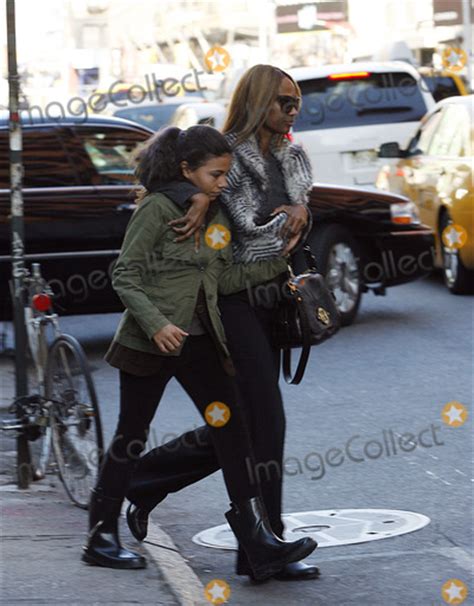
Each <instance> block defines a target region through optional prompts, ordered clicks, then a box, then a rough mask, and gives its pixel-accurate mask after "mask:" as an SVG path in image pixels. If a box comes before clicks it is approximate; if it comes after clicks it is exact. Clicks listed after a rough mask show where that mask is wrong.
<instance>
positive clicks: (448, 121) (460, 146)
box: [428, 105, 470, 157]
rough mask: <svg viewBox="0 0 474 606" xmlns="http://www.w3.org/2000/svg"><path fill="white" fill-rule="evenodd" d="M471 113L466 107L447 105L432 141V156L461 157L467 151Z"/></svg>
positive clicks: (430, 152)
mask: <svg viewBox="0 0 474 606" xmlns="http://www.w3.org/2000/svg"><path fill="white" fill-rule="evenodd" d="M469 124H470V120H469V114H468V112H467V110H466V109H465V108H464V107H461V106H455V105H451V106H447V107H445V108H444V111H443V116H442V119H441V121H440V123H439V126H438V128H437V129H436V132H435V133H434V135H433V138H432V140H431V142H430V146H429V149H428V153H429V155H430V156H452V157H460V156H462V155H464V154H465V153H466V151H467V149H466V146H467V140H468V136H469Z"/></svg>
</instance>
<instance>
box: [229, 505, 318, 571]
mask: <svg viewBox="0 0 474 606" xmlns="http://www.w3.org/2000/svg"><path fill="white" fill-rule="evenodd" d="M231 507H232V509H231V510H230V511H228V512H227V513H226V514H225V516H226V518H227V521H228V522H229V524H230V527H231V528H232V530H233V531H234V534H235V536H236V537H237V540H238V541H239V543H240V544H241V545H242V547H243V548H244V550H245V553H246V555H247V558H248V561H249V564H250V568H251V569H252V573H253V578H254V579H255V580H257V581H262V580H264V579H268V578H269V577H271V576H273V575H274V574H276V573H277V572H279V571H280V570H281V569H282V568H284V567H285V566H286V564H289V563H291V562H297V561H299V560H302V559H304V558H306V557H307V556H309V554H310V553H312V552H313V551H314V550H315V549H316V547H317V546H318V544H317V543H316V541H315V540H314V539H311V538H309V537H306V538H304V539H299V540H298V541H293V542H286V541H283V540H282V539H280V538H278V537H277V536H276V535H275V534H274V532H273V531H272V530H271V527H270V523H269V521H268V516H267V513H266V511H265V508H264V505H263V503H262V500H261V499H260V498H259V497H252V498H251V499H247V500H245V501H241V502H239V503H231Z"/></svg>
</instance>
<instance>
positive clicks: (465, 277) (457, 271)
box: [439, 212, 474, 295]
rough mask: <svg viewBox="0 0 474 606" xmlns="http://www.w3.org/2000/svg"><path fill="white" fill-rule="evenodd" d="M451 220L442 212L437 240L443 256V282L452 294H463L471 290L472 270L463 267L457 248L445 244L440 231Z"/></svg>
mask: <svg viewBox="0 0 474 606" xmlns="http://www.w3.org/2000/svg"><path fill="white" fill-rule="evenodd" d="M452 223H453V220H452V219H451V217H450V216H449V213H448V212H444V213H443V215H442V216H441V220H440V222H439V241H440V245H441V252H442V256H443V278H444V283H445V284H446V286H447V287H448V289H449V291H450V292H451V293H452V294H453V295H463V294H467V293H471V292H472V291H473V283H474V271H470V270H469V269H466V267H464V265H463V262H462V260H461V257H460V255H459V250H458V249H456V248H449V247H448V246H445V244H444V242H443V238H442V233H443V231H444V230H445V229H446V227H448V225H451V224H452Z"/></svg>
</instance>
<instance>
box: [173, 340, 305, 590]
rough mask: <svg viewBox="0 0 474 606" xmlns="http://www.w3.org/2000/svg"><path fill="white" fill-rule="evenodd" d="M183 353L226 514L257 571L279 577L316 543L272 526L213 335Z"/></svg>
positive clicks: (181, 374) (183, 379) (182, 378)
mask: <svg viewBox="0 0 474 606" xmlns="http://www.w3.org/2000/svg"><path fill="white" fill-rule="evenodd" d="M182 358H183V359H182V364H180V367H179V370H178V371H177V373H176V378H177V379H178V381H179V382H180V383H181V385H182V386H183V387H184V389H185V390H186V391H187V393H188V394H189V396H190V397H191V399H192V400H193V401H194V403H195V405H196V406H197V408H198V410H199V411H200V412H201V414H202V415H203V417H205V418H206V420H207V422H208V425H209V427H210V429H209V432H210V435H211V437H212V440H213V443H214V448H215V450H216V453H217V457H218V459H219V462H220V464H221V467H222V471H223V473H224V480H225V483H226V486H227V491H228V493H229V496H230V499H231V501H232V504H231V506H232V508H231V510H230V511H228V512H227V513H226V518H227V520H228V522H229V524H230V526H231V528H232V530H233V531H234V534H235V536H236V538H237V540H238V541H239V545H241V546H242V548H243V549H244V550H245V554H246V558H247V559H248V563H249V565H250V568H251V573H252V574H253V576H254V577H255V578H256V579H265V578H268V577H270V576H273V575H274V574H276V573H278V572H280V571H281V570H282V569H283V568H284V567H285V566H286V565H288V564H291V563H293V562H296V561H298V560H300V559H301V558H304V557H306V556H307V555H309V554H310V553H311V552H312V551H313V550H314V549H315V547H316V543H315V541H313V540H312V539H309V538H305V539H299V540H298V541H294V542H292V543H287V542H285V541H282V540H281V539H280V538H278V537H277V536H276V535H275V534H274V532H273V531H272V529H271V526H270V524H269V521H268V517H267V514H266V511H265V507H264V506H263V504H262V500H261V498H260V496H259V487H258V479H257V478H256V476H255V465H254V458H253V453H252V448H251V445H250V438H249V435H248V430H247V427H246V422H245V418H244V415H242V413H241V409H240V406H239V404H238V401H237V397H236V392H235V386H234V382H233V380H232V379H231V378H230V377H228V376H227V375H226V374H225V373H224V371H223V369H222V367H221V364H220V361H219V358H218V356H217V351H216V348H215V345H214V344H213V342H212V341H211V339H210V338H209V337H208V336H207V335H205V336H203V337H191V338H190V339H189V346H188V348H187V350H186V354H184V353H183V355H182ZM223 405H225V406H223Z"/></svg>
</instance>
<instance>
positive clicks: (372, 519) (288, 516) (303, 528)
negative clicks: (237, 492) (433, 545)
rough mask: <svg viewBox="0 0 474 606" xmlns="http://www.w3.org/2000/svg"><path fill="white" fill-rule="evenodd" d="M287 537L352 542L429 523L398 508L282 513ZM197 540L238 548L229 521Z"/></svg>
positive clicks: (330, 543)
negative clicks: (308, 537)
mask: <svg viewBox="0 0 474 606" xmlns="http://www.w3.org/2000/svg"><path fill="white" fill-rule="evenodd" d="M283 522H284V523H285V539H287V540H291V541H294V540H296V539H299V538H301V537H307V536H312V537H314V538H315V539H316V540H317V542H318V545H319V547H320V548H321V547H335V546H338V545H352V544H354V543H365V542H366V541H377V540H379V539H388V538H390V537H396V536H398V535H401V534H406V533H407V532H414V531H415V530H420V528H423V527H424V526H426V525H427V524H429V523H430V519H429V518H428V517H427V516H425V515H422V514H421V513H414V512H413V511H399V510H397V509H326V510H324V511H298V512H296V513H285V514H283ZM192 540H193V541H194V543H197V544H198V545H202V546H204V547H212V548H214V549H237V541H236V540H235V537H234V534H233V532H232V531H231V529H230V527H229V526H228V525H227V524H222V525H221V526H214V527H213V528H208V529H207V530H203V531H202V532H199V533H198V534H196V535H194V536H193V539H192Z"/></svg>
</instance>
